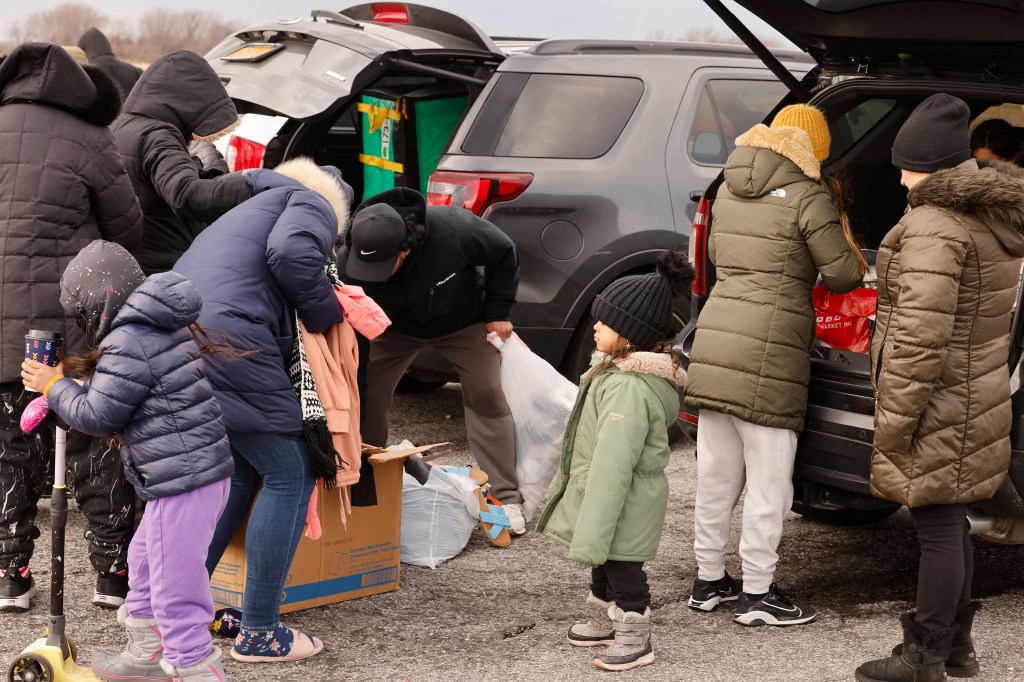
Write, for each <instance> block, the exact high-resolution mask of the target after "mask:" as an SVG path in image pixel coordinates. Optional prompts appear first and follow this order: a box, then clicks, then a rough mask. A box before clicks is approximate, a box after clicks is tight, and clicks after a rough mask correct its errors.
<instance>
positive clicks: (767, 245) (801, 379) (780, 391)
mask: <svg viewBox="0 0 1024 682" xmlns="http://www.w3.org/2000/svg"><path fill="white" fill-rule="evenodd" d="M736 145H737V146H736V150H735V151H734V152H733V153H732V154H731V155H730V156H729V160H728V161H727V162H726V166H725V182H724V183H723V184H722V186H721V187H720V188H719V190H718V196H717V198H716V200H715V203H714V207H713V209H712V215H713V217H714V221H713V222H712V232H711V236H710V237H709V239H708V256H709V257H710V259H711V261H712V262H713V263H714V264H715V266H716V268H717V276H718V279H717V282H716V283H715V287H714V289H713V290H712V291H711V297H710V299H709V300H708V302H707V304H706V305H705V306H704V309H703V311H702V312H701V314H700V318H699V319H698V321H697V333H696V337H695V339H694V343H693V350H692V352H691V354H690V366H689V368H688V373H689V377H688V379H687V382H686V400H685V402H686V405H687V406H688V407H691V408H694V409H703V410H712V411H714V412H721V413H724V414H729V415H732V416H734V417H736V418H738V419H741V420H743V421H745V422H749V423H752V424H758V425H761V426H767V427H772V428H780V429H792V430H794V431H797V432H799V431H801V430H802V429H803V426H804V414H805V412H806V410H807V384H808V382H809V381H810V349H811V345H812V344H813V343H814V337H815V315H814V307H813V305H812V303H811V290H812V288H813V287H814V283H815V280H816V279H817V277H818V274H819V273H820V274H821V279H822V281H823V282H824V284H825V285H826V286H828V288H829V289H830V290H832V291H833V292H836V293H843V292H847V291H850V290H851V289H853V288H854V287H856V286H857V285H858V284H859V283H860V281H861V277H862V273H861V271H860V261H859V259H858V257H857V253H856V252H855V251H854V250H853V249H852V248H851V247H850V245H849V244H848V243H847V241H846V238H845V237H844V236H843V231H842V228H841V227H840V225H839V217H838V216H837V214H836V211H835V208H834V206H833V203H832V199H831V197H830V196H829V194H828V193H827V192H826V191H825V189H824V188H823V187H822V186H821V184H820V183H819V182H818V179H819V177H820V175H821V166H820V164H819V163H818V161H817V159H815V157H814V153H813V151H812V147H811V143H810V138H809V137H808V136H807V133H805V132H804V131H803V130H800V129H799V128H791V127H778V128H769V127H767V126H764V125H756V126H754V127H753V128H751V129H750V130H749V131H747V132H746V133H744V134H743V135H741V136H740V137H739V138H737V139H736Z"/></svg>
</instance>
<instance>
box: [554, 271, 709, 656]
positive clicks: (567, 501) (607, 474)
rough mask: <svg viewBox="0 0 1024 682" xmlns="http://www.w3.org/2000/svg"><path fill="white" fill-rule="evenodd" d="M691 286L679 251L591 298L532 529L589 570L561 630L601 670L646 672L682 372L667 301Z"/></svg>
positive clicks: (652, 652) (669, 304)
mask: <svg viewBox="0 0 1024 682" xmlns="http://www.w3.org/2000/svg"><path fill="white" fill-rule="evenodd" d="M692 281H693V268H692V267H690V265H689V263H687V262H686V258H685V256H683V254H682V253H680V252H678V251H671V252H668V253H666V254H664V255H663V256H662V257H661V258H660V259H659V260H658V264H657V272H656V273H654V274H649V275H632V276H629V277H623V278H621V279H618V280H616V281H614V282H612V283H611V284H610V285H608V287H607V288H606V289H605V290H604V291H603V292H601V294H599V295H598V297H597V298H596V299H595V300H594V305H593V307H592V309H591V312H592V314H593V316H594V317H595V318H596V319H597V323H596V324H595V325H594V341H595V343H596V346H597V351H596V352H595V353H594V357H593V360H592V361H591V368H590V370H589V371H588V372H587V373H586V374H584V375H583V377H582V378H581V380H580V391H579V394H578V396H577V398H576V405H575V406H574V407H573V411H572V414H571V415H570V417H569V423H568V425H567V426H566V430H565V439H564V442H563V445H562V459H561V465H560V466H559V470H558V473H557V475H556V476H555V480H554V481H553V482H552V485H551V491H550V494H549V501H548V504H547V506H546V507H545V509H544V511H543V512H542V513H541V516H540V519H539V521H538V522H537V530H538V531H542V532H543V533H544V534H545V535H547V536H548V537H550V538H551V539H553V540H555V541H556V542H559V543H561V544H563V545H565V546H567V547H568V548H569V557H570V558H571V559H573V560H574V561H577V562H579V563H581V564H583V565H585V566H590V567H591V569H592V572H591V584H590V595H589V596H588V597H587V607H588V611H589V616H590V618H589V620H587V621H586V622H584V623H577V624H576V625H573V626H572V627H571V628H570V629H569V643H570V644H572V645H574V646H584V647H593V646H606V645H610V646H609V648H608V649H606V650H605V651H604V652H603V653H602V654H601V655H598V656H597V657H596V658H594V665H595V666H596V667H598V668H603V669H605V670H629V669H630V668H635V667H638V666H642V665H649V664H650V663H653V662H654V649H653V648H652V646H651V610H650V604H651V592H650V588H649V587H648V585H647V575H646V574H645V573H644V570H643V564H644V562H645V561H650V560H651V559H653V558H654V555H655V554H656V553H657V551H658V543H659V541H660V540H661V528H662V525H663V524H664V522H665V509H666V507H667V504H668V480H667V479H666V478H665V466H666V465H667V464H668V455H669V445H668V427H669V426H670V425H671V424H673V423H674V422H675V420H676V419H677V417H678V414H679V394H678V386H679V385H681V384H682V383H683V381H684V380H685V378H686V374H685V372H683V370H681V369H680V368H679V366H678V362H677V361H676V359H675V357H674V356H673V355H672V353H671V351H670V350H669V348H668V343H667V341H668V339H669V337H670V336H671V334H672V299H673V298H674V297H675V296H678V295H679V294H681V293H682V292H683V291H684V290H685V289H686V288H687V287H688V286H689V285H690V283H691V282H692Z"/></svg>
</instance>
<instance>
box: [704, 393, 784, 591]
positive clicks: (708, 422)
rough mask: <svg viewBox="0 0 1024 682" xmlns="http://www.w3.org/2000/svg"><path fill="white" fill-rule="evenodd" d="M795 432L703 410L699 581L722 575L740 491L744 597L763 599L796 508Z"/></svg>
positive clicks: (772, 577) (717, 577)
mask: <svg viewBox="0 0 1024 682" xmlns="http://www.w3.org/2000/svg"><path fill="white" fill-rule="evenodd" d="M795 459H796V432H795V431H791V430H789V429H773V428H770V427H767V426H759V425H757V424H751V423H749V422H745V421H743V420H741V419H737V418H736V417H732V416H730V415H727V414H721V413H720V412H712V411H710V410H700V414H699V424H698V426H697V502H696V506H695V508H694V512H693V530H694V537H693V553H694V554H695V555H696V557H697V577H698V578H700V579H701V580H718V579H720V578H721V577H722V576H724V575H725V546H726V545H727V544H729V530H730V525H731V522H732V511H733V509H734V508H735V507H736V503H737V502H738V501H739V499H740V493H742V492H743V486H744V483H746V487H747V496H746V497H745V498H744V499H743V532H742V534H741V535H740V560H741V562H742V564H743V591H744V592H746V593H747V594H763V593H764V592H767V591H768V588H769V587H770V586H771V584H772V580H773V579H774V576H775V565H776V564H777V563H778V560H779V555H778V553H777V551H776V550H777V549H778V547H779V540H781V539H782V522H783V520H784V519H785V518H786V513H787V512H788V511H789V508H790V507H791V506H792V505H793V462H794V460H795Z"/></svg>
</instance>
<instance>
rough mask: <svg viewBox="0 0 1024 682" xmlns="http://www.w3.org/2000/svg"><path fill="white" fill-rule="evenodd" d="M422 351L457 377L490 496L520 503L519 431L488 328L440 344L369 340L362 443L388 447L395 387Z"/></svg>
mask: <svg viewBox="0 0 1024 682" xmlns="http://www.w3.org/2000/svg"><path fill="white" fill-rule="evenodd" d="M423 348H432V349H434V350H435V351H437V352H438V353H440V354H441V356H442V357H444V358H445V359H446V360H448V361H449V362H451V363H452V364H453V365H454V366H455V370H456V371H457V372H458V373H459V381H460V382H462V402H463V407H464V409H465V413H466V435H467V436H468V437H469V447H470V449H471V450H472V451H473V455H474V456H475V457H476V461H477V463H478V464H479V465H480V468H481V469H483V470H484V471H485V472H486V473H487V476H488V477H489V479H490V482H491V492H492V493H493V494H494V496H495V497H496V498H498V500H499V501H500V502H502V503H506V504H508V503H513V504H520V503H521V502H522V496H521V495H520V494H519V490H518V487H519V486H518V484H517V482H516V444H515V430H514V427H513V424H512V413H511V412H510V411H509V409H508V403H507V402H505V394H504V393H503V392H502V390H501V356H500V355H499V354H498V351H497V350H496V349H495V348H494V346H492V345H491V344H489V343H488V342H487V326H486V325H485V324H482V323H481V324H472V325H470V326H468V327H465V328H463V329H460V330H459V331H457V332H453V333H451V334H448V335H446V336H441V337H438V338H436V339H421V338H418V337H414V336H405V335H403V334H397V333H395V332H391V331H386V332H384V333H383V334H381V335H380V336H378V337H377V338H376V339H374V340H373V341H371V342H370V361H369V363H368V365H367V370H366V394H365V396H364V401H363V405H362V406H361V409H362V422H361V430H362V437H363V442H364V443H368V444H370V445H378V446H381V447H383V446H385V445H387V444H388V417H389V416H390V415H391V404H392V400H393V398H394V394H395V387H396V386H397V385H398V381H399V380H400V379H401V378H402V375H403V374H405V370H407V369H408V368H409V365H411V364H412V361H413V360H414V359H415V358H416V354H417V353H419V352H420V350H422V349H423Z"/></svg>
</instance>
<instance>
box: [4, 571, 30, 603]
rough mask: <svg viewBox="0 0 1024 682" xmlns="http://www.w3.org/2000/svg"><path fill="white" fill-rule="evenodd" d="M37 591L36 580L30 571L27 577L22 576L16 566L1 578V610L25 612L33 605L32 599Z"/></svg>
mask: <svg viewBox="0 0 1024 682" xmlns="http://www.w3.org/2000/svg"><path fill="white" fill-rule="evenodd" d="M35 593H36V586H35V581H34V580H32V574H31V573H30V574H29V576H28V577H27V578H23V577H21V573H20V572H19V571H18V569H16V568H14V569H11V570H9V571H7V573H5V574H4V576H3V577H2V578H0V612H4V613H24V612H25V611H28V609H29V607H30V606H31V604H30V600H31V599H32V595H34V594H35Z"/></svg>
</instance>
